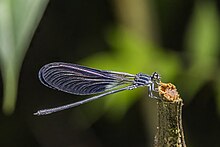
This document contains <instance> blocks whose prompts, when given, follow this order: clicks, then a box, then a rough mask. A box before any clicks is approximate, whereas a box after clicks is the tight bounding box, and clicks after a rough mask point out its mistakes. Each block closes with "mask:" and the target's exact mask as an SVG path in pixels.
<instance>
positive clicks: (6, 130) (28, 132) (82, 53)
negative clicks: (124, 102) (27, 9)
mask: <svg viewBox="0 0 220 147" xmlns="http://www.w3.org/2000/svg"><path fill="white" fill-rule="evenodd" d="M218 6H219V5H218ZM194 7H195V1H191V0H186V1H181V2H177V1H159V0H158V1H155V3H154V11H156V14H157V19H158V23H157V28H158V31H157V32H158V34H159V35H157V37H156V38H157V39H155V40H158V45H159V46H161V48H163V49H164V50H165V51H170V50H171V51H174V52H176V53H177V54H180V58H182V64H183V65H185V66H187V65H188V64H189V61H188V58H187V57H185V56H184V55H181V52H183V50H184V49H185V46H184V42H183V40H184V37H185V36H184V35H185V31H186V28H187V25H188V23H189V20H190V17H191V15H192V12H193V9H194ZM115 9H116V8H115V4H114V2H112V1H110V0H93V1H90V0H74V1H59V0H53V1H50V2H49V4H48V7H47V9H46V11H45V13H44V15H43V17H42V20H41V22H40V24H39V26H38V28H37V30H36V32H35V34H34V37H33V39H32V42H31V44H30V46H29V49H28V51H27V54H26V56H25V59H24V61H23V65H22V69H21V72H20V78H19V86H18V97H17V104H16V109H15V112H14V113H13V114H12V115H11V116H6V115H4V114H3V113H2V112H1V113H0V146H2V147H3V146H7V147H9V146H11V147H13V146H16V147H17V146H22V147H24V146H43V147H44V146H45V147H47V146H64V147H71V146H74V147H93V146H94V147H101V146H104V147H113V146H114V147H121V146H128V147H143V146H152V142H153V138H151V137H152V136H150V135H149V134H148V131H150V130H147V129H146V127H145V126H146V125H148V124H146V122H149V121H151V120H148V121H144V119H145V118H143V114H142V111H141V110H140V105H143V104H140V103H143V101H154V100H151V99H146V98H143V97H146V95H145V96H144V95H143V96H142V97H141V98H140V99H138V100H137V101H136V102H135V103H134V104H133V105H132V106H131V107H130V109H129V110H128V111H127V112H126V114H125V115H124V116H123V117H122V118H121V119H119V120H117V121H111V119H109V118H108V117H105V114H103V115H102V116H100V117H98V119H92V121H91V120H90V119H88V118H87V117H90V116H87V114H86V113H85V111H84V109H87V106H88V105H84V106H81V107H78V108H74V109H71V110H67V111H63V112H60V113H56V114H53V115H49V116H43V117H36V116H33V115H32V113H33V112H35V111H36V110H38V109H42V108H47V107H53V106H57V105H61V104H67V103H71V102H74V101H77V100H79V99H80V98H81V97H76V96H74V95H69V94H65V93H62V92H58V91H54V90H51V89H48V88H46V87H45V86H43V85H42V84H41V83H40V81H39V80H38V71H39V69H40V68H41V67H42V66H43V65H44V64H47V63H50V62H54V61H63V62H71V63H79V62H80V60H83V59H84V58H87V57H89V56H90V55H93V54H95V53H98V52H106V53H109V54H111V52H112V50H111V46H109V44H108V42H107V41H106V38H105V37H104V36H105V33H106V29H108V28H109V27H111V26H114V25H117V23H119V22H118V21H119V20H118V17H117V13H116V12H115ZM122 9H123V8H122ZM218 12H219V7H218ZM218 14H219V13H218ZM100 64H102V63H100ZM131 66H132V65H131ZM146 66H147V65H146ZM168 66H169V65H168ZM165 76H166V75H163V76H162V77H165ZM180 77H181V76H180ZM176 81H177V85H176V86H177V87H178V80H176ZM0 83H1V84H0V94H1V95H2V89H3V86H2V79H1V80H0ZM214 86H215V85H214V84H213V80H210V81H207V82H206V83H205V84H204V85H202V86H201V87H200V89H199V90H198V91H197V92H196V94H195V96H194V97H193V98H192V99H191V100H190V101H187V102H186V103H185V105H184V106H183V127H184V131H185V138H186V143H187V146H199V147H202V146H204V147H205V146H213V147H214V146H216V147H217V146H220V143H219V136H220V133H219V130H220V125H219V124H220V119H219V114H218V111H217V104H216V103H217V100H216V93H215V91H214ZM183 95H184V94H183ZM1 97H2V96H1ZM115 97H117V94H116V95H115ZM95 103H98V104H101V103H102V100H100V101H99V100H98V102H92V104H89V106H88V107H95V106H96V104H95ZM153 104H154V107H156V104H155V103H153ZM94 109H95V108H94ZM148 114H150V113H148ZM152 114H153V113H152ZM151 117H152V116H151ZM153 117H156V116H153ZM147 119H150V117H148V118H147ZM154 125H155V127H156V124H154Z"/></svg>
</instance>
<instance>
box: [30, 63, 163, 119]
mask: <svg viewBox="0 0 220 147" xmlns="http://www.w3.org/2000/svg"><path fill="white" fill-rule="evenodd" d="M39 79H40V81H41V82H42V83H43V84H44V85H46V86H47V87H50V88H53V89H57V90H60V91H64V92H67V93H71V94H76V95H91V94H99V95H96V96H93V97H90V98H87V99H85V100H81V101H79V102H75V103H71V104H67V105H64V106H59V107H55V108H49V109H43V110H39V111H37V112H36V113H34V115H47V114H51V113H54V112H58V111H61V110H65V109H69V108H72V107H76V106H79V105H81V104H85V103H87V102H90V101H93V100H96V99H98V98H101V97H103V96H106V95H110V94H113V93H117V92H120V91H124V90H132V89H135V88H138V87H143V86H146V87H148V94H149V97H151V98H157V97H156V96H154V94H153V92H157V88H155V87H156V86H158V85H159V83H160V76H159V75H158V74H157V73H156V72H154V73H153V74H152V75H147V74H143V73H138V74H136V75H133V74H128V73H123V72H115V71H107V70H98V69H93V68H89V67H85V66H81V65H77V64H70V63H62V62H55V63H49V64H46V65H45V66H43V67H42V68H41V69H40V71H39Z"/></svg>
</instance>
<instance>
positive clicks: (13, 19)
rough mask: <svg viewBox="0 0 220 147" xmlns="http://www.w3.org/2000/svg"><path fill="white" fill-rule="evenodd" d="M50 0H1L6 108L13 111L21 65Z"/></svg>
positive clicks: (0, 47) (0, 34) (0, 35)
mask: <svg viewBox="0 0 220 147" xmlns="http://www.w3.org/2000/svg"><path fill="white" fill-rule="evenodd" d="M47 3H48V0H38V1H32V0H0V67H1V72H2V76H3V85H4V86H3V90H4V92H3V93H4V95H3V97H4V98H3V100H4V101H3V111H4V113H5V114H11V113H12V112H13V111H14V108H15V103H16V97H17V85H18V79H19V72H20V68H21V65H22V62H23V59H24V56H25V53H26V50H27V49H28V47H29V44H30V42H31V39H32V36H33V34H34V31H35V29H36V28H37V26H38V23H39V21H40V19H41V17H42V15H43V12H44V10H45V8H46V5H47Z"/></svg>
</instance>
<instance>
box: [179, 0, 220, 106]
mask: <svg viewBox="0 0 220 147" xmlns="http://www.w3.org/2000/svg"><path fill="white" fill-rule="evenodd" d="M219 26H220V19H219V16H218V11H217V8H216V5H215V4H214V3H213V2H198V3H197V4H196V7H195V10H194V14H193V15H192V18H191V20H190V23H189V27H188V31H187V33H186V38H185V44H186V51H185V54H186V55H187V58H188V59H189V63H188V64H189V65H188V67H187V69H186V70H185V71H184V73H183V76H182V80H181V84H182V87H181V89H182V90H184V91H183V94H185V96H184V97H185V98H188V99H186V100H187V101H188V100H189V99H191V98H193V97H194V96H195V94H196V93H197V92H198V91H199V89H200V88H201V87H202V86H204V84H206V83H207V82H208V81H210V80H213V81H214V82H215V80H216V77H217V78H219V77H218V76H217V71H218V70H217V69H219V67H218V64H217V63H218V57H219V56H218V55H219V53H220V50H219V45H220V44H219V40H220V38H219V37H220V36H219V32H220V30H219ZM219 106H220V105H219Z"/></svg>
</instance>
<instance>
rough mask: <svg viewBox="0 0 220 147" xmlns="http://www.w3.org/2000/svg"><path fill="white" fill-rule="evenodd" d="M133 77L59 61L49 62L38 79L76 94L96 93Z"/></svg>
mask: <svg viewBox="0 0 220 147" xmlns="http://www.w3.org/2000/svg"><path fill="white" fill-rule="evenodd" d="M134 77H135V75H132V74H127V73H122V72H113V71H104V70H98V69H93V68H89V67H85V66H81V65H77V64H70V63H61V62H55V63H49V64H47V65H45V66H43V67H42V68H41V69H40V71H39V79H40V81H41V82H42V83H43V84H44V85H46V86H48V87H50V88H53V89H57V90H61V91H64V92H67V93H71V94H77V95H89V94H96V93H100V92H104V91H107V90H110V89H113V88H116V87H117V86H120V85H123V84H131V83H132V82H133V79H134Z"/></svg>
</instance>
